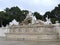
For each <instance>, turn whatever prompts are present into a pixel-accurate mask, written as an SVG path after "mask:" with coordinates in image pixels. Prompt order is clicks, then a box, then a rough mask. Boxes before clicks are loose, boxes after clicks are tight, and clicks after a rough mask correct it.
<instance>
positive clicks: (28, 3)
mask: <svg viewBox="0 0 60 45" xmlns="http://www.w3.org/2000/svg"><path fill="white" fill-rule="evenodd" d="M59 3H60V0H0V11H1V10H4V9H5V8H6V7H9V8H11V7H13V6H18V7H19V8H20V9H22V10H29V11H32V12H39V13H40V14H42V15H43V14H44V13H45V12H47V11H51V10H53V9H54V7H56V6H57V5H58V4H59Z"/></svg>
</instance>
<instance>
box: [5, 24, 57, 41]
mask: <svg viewBox="0 0 60 45" xmlns="http://www.w3.org/2000/svg"><path fill="white" fill-rule="evenodd" d="M6 38H7V39H13V40H32V41H54V40H57V39H58V36H57V32H56V30H55V29H54V26H43V25H36V26H35V25H31V26H13V27H11V28H10V32H9V33H6Z"/></svg>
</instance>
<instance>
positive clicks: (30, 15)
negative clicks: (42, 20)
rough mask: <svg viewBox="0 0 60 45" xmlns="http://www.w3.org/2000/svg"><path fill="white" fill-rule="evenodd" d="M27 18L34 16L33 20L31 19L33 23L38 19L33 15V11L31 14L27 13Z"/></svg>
mask: <svg viewBox="0 0 60 45" xmlns="http://www.w3.org/2000/svg"><path fill="white" fill-rule="evenodd" d="M26 18H32V20H31V23H32V24H34V23H36V20H37V19H36V17H35V16H33V14H32V12H29V14H27V16H26Z"/></svg>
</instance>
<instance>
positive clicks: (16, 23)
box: [9, 19, 19, 26]
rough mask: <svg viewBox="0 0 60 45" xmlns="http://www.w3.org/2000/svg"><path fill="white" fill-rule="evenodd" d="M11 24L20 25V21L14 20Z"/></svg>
mask: <svg viewBox="0 0 60 45" xmlns="http://www.w3.org/2000/svg"><path fill="white" fill-rule="evenodd" d="M9 25H10V26H12V25H19V22H17V21H16V20H15V19H14V20H12V22H10V23H9Z"/></svg>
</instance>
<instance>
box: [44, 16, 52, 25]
mask: <svg viewBox="0 0 60 45" xmlns="http://www.w3.org/2000/svg"><path fill="white" fill-rule="evenodd" d="M44 24H45V25H49V24H52V23H51V21H50V19H48V16H47V17H46V22H44Z"/></svg>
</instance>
